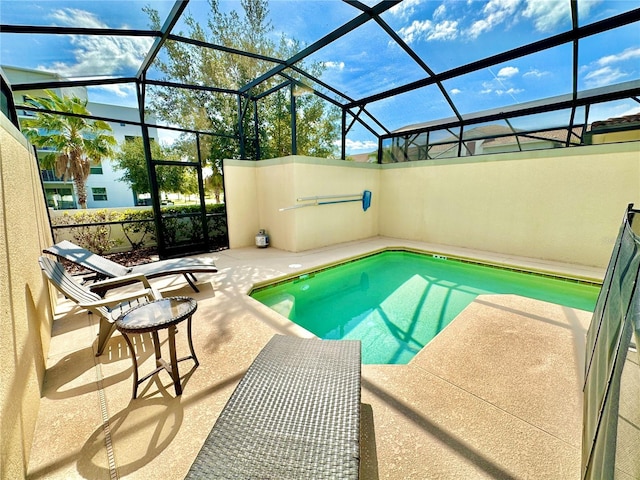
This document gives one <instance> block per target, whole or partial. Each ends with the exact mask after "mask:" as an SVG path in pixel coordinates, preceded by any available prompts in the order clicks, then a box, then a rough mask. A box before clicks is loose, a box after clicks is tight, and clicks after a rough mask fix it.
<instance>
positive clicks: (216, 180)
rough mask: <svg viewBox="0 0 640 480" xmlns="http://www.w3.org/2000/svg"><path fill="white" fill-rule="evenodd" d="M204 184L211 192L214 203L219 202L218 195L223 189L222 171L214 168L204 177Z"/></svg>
mask: <svg viewBox="0 0 640 480" xmlns="http://www.w3.org/2000/svg"><path fill="white" fill-rule="evenodd" d="M204 185H205V188H206V189H207V190H208V191H210V192H213V196H214V197H215V199H216V203H220V195H222V191H223V190H224V179H223V177H222V173H220V171H219V170H217V169H215V170H214V171H213V173H212V174H211V175H209V176H208V177H207V178H205V179H204Z"/></svg>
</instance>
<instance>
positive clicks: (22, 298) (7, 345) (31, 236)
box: [0, 115, 51, 479]
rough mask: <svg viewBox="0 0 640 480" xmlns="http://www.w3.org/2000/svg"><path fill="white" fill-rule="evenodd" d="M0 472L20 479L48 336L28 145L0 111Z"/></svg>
mask: <svg viewBox="0 0 640 480" xmlns="http://www.w3.org/2000/svg"><path fill="white" fill-rule="evenodd" d="M0 201H1V202H2V203H1V205H0V298H1V301H0V331H1V332H2V333H1V334H0V478H3V479H4V478H24V477H25V475H26V469H27V464H28V459H29V453H30V451H31V443H32V440H33V433H34V430H35V424H36V419H37V416H38V408H39V406H40V388H41V385H42V381H43V378H44V371H45V358H46V353H47V352H48V349H49V341H50V338H51V315H50V306H49V305H50V303H49V295H48V290H47V287H46V285H45V282H44V280H43V277H42V274H41V272H40V268H39V266H38V256H39V255H40V252H41V251H42V249H43V248H44V247H45V246H47V245H50V243H51V235H50V230H49V221H48V217H47V213H46V210H45V206H44V198H43V195H42V188H41V187H40V180H39V171H38V168H37V163H36V160H35V158H34V156H33V154H32V149H31V148H30V146H29V145H28V143H27V141H26V140H25V139H24V137H23V136H22V135H21V134H20V132H19V131H18V130H17V129H16V128H15V127H14V126H13V125H12V124H11V123H10V122H9V121H8V120H7V119H6V118H5V117H4V116H3V115H0Z"/></svg>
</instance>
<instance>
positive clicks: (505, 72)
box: [498, 67, 520, 79]
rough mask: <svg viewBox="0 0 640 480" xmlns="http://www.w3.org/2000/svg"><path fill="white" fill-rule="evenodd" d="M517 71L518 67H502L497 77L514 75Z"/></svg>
mask: <svg viewBox="0 0 640 480" xmlns="http://www.w3.org/2000/svg"><path fill="white" fill-rule="evenodd" d="M519 71H520V70H518V67H502V68H501V69H500V71H499V72H498V77H500V78H501V79H505V78H510V77H513V76H514V75H516V74H517V73H518V72H519Z"/></svg>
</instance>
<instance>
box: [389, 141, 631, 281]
mask: <svg viewBox="0 0 640 480" xmlns="http://www.w3.org/2000/svg"><path fill="white" fill-rule="evenodd" d="M382 168H383V175H382V182H381V191H380V231H379V233H380V235H385V236H392V237H400V238H404V239H415V240H421V241H426V242H430V243H438V244H445V245H452V246H461V247H466V248H473V249H478V250H485V251H490V252H498V253H501V254H508V255H518V256H524V257H533V258H539V259H545V260H552V261H559V262H567V263H574V264H579V265H588V266H596V267H602V268H604V267H606V265H607V263H608V261H609V258H610V256H611V249H612V248H613V244H614V242H615V239H616V235H617V232H618V228H619V225H620V221H621V219H622V216H623V214H624V211H625V208H626V207H627V205H628V204H629V203H635V204H636V205H637V204H638V202H640V144H638V143H625V144H609V145H597V146H589V147H579V148H567V149H562V150H539V151H535V152H520V153H512V154H502V155H491V156H486V157H477V158H476V159H474V161H472V162H465V161H459V162H457V163H452V162H451V160H449V161H446V162H444V161H443V162H434V161H431V162H414V163H405V164H402V165H393V166H391V165H389V166H387V165H385V166H382Z"/></svg>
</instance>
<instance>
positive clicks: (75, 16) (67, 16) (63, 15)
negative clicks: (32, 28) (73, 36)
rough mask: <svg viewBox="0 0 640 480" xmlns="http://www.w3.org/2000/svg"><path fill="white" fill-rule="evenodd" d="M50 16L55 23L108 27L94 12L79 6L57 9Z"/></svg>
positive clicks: (70, 25) (65, 25) (67, 25)
mask: <svg viewBox="0 0 640 480" xmlns="http://www.w3.org/2000/svg"><path fill="white" fill-rule="evenodd" d="M49 18H50V19H51V20H52V21H53V23H54V24H55V25H59V26H64V27H82V28H107V25H106V24H105V23H104V22H101V21H100V20H99V19H98V17H96V16H95V15H94V14H93V13H90V12H87V11H86V10H79V9H77V8H63V9H61V10H55V11H54V12H53V13H52V14H51V15H49Z"/></svg>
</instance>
